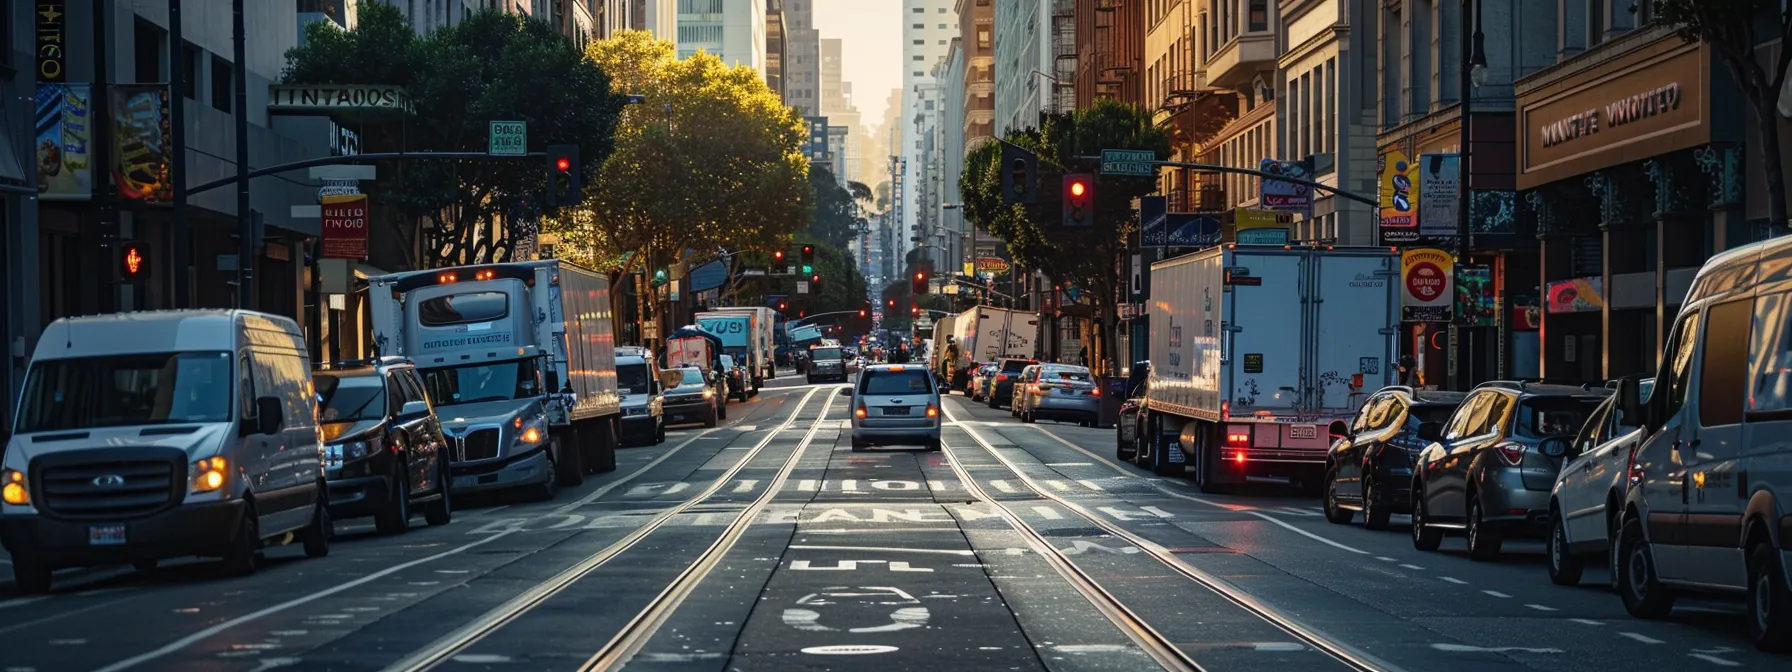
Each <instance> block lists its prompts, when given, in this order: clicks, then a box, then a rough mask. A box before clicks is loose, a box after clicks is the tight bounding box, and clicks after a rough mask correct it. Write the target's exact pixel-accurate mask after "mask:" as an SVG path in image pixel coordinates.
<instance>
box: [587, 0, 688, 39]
mask: <svg viewBox="0 0 1792 672" xmlns="http://www.w3.org/2000/svg"><path fill="white" fill-rule="evenodd" d="M596 4H597V8H596V15H595V17H594V21H595V23H596V24H597V38H598V39H605V38H608V37H610V36H611V35H614V34H616V31H619V30H645V31H647V32H650V33H653V36H654V37H657V38H659V39H661V40H666V41H668V42H676V41H677V39H678V0H598V2H597V3H596Z"/></svg>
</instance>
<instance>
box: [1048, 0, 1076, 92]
mask: <svg viewBox="0 0 1792 672" xmlns="http://www.w3.org/2000/svg"><path fill="white" fill-rule="evenodd" d="M1076 66H1077V63H1076V0H1052V101H1051V110H1052V111H1053V112H1069V111H1071V110H1074V109H1076Z"/></svg>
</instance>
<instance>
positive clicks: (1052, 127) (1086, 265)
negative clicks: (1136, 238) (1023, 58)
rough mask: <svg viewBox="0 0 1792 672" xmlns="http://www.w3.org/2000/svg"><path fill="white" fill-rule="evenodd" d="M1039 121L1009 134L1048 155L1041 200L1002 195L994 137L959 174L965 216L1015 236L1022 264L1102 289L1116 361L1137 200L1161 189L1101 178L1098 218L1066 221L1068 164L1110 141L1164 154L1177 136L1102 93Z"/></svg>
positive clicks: (1100, 311) (1101, 314)
mask: <svg viewBox="0 0 1792 672" xmlns="http://www.w3.org/2000/svg"><path fill="white" fill-rule="evenodd" d="M1041 121H1042V123H1041V127H1040V128H1037V129H1033V128H1028V129H1025V130H1021V129H1014V130H1010V131H1009V133H1008V137H1006V138H1004V139H1005V140H1007V141H1008V142H1011V143H1014V144H1016V145H1019V146H1022V147H1025V148H1027V149H1030V150H1033V151H1034V152H1036V153H1037V154H1038V155H1039V157H1040V171H1039V172H1040V173H1041V174H1040V175H1039V185H1040V189H1039V199H1038V200H1039V202H1038V204H1037V205H1032V206H1022V205H1006V204H1004V203H1003V202H1002V197H1001V193H1000V192H1001V183H1002V179H1001V173H1000V163H1001V157H1002V150H1001V145H1000V143H994V142H991V143H986V144H984V145H983V146H981V147H978V148H977V149H976V150H973V151H972V152H971V153H970V154H969V155H968V156H966V157H965V167H964V175H963V177H962V178H961V179H960V180H959V191H960V195H961V196H962V197H963V203H964V206H963V207H964V209H965V217H966V218H967V219H969V220H970V221H971V222H972V223H974V224H976V225H977V226H978V227H980V228H982V229H983V230H985V231H988V232H989V233H991V234H992V235H995V236H996V237H998V238H1001V239H1002V240H1003V242H1005V243H1007V246H1008V252H1009V254H1010V255H1011V256H1012V257H1013V258H1014V262H1015V264H1016V265H1017V266H1019V267H1020V268H1022V269H1029V270H1038V271H1044V272H1045V273H1046V274H1048V275H1050V276H1051V277H1052V279H1053V280H1054V281H1057V282H1059V283H1067V284H1070V285H1074V286H1077V287H1080V288H1082V289H1083V290H1085V291H1087V292H1088V293H1089V294H1090V295H1091V296H1093V297H1094V301H1095V308H1096V313H1095V319H1096V333H1097V335H1098V341H1099V346H1098V347H1097V348H1093V349H1092V351H1094V352H1099V353H1101V355H1102V356H1103V357H1104V358H1105V359H1106V360H1107V361H1109V362H1110V363H1111V362H1112V356H1113V353H1112V348H1111V347H1110V344H1111V343H1112V342H1113V340H1112V328H1113V326H1114V319H1115V301H1114V297H1115V296H1116V293H1117V291H1118V288H1119V287H1120V275H1119V272H1120V271H1119V269H1120V262H1121V259H1120V253H1121V252H1123V251H1124V250H1125V249H1126V237H1127V236H1129V235H1131V234H1132V233H1133V232H1134V231H1136V230H1137V229H1138V213H1137V212H1136V211H1135V210H1133V207H1132V202H1133V200H1134V199H1137V198H1138V197H1140V196H1144V195H1146V194H1150V193H1152V192H1153V191H1156V189H1157V184H1156V180H1155V179H1153V178H1149V177H1114V176H1106V177H1102V178H1100V180H1099V181H1098V182H1097V183H1096V189H1095V198H1096V202H1095V225H1094V226H1092V227H1088V228H1080V229H1077V228H1070V229H1067V228H1064V227H1063V226H1061V225H1060V222H1061V221H1062V218H1061V214H1062V207H1063V203H1062V200H1063V195H1062V194H1061V193H1059V189H1058V185H1059V184H1061V183H1062V176H1063V175H1064V174H1065V173H1067V172H1079V171H1077V170H1066V168H1079V167H1081V168H1090V167H1092V166H1082V165H1081V164H1080V163H1079V161H1078V160H1077V159H1076V158H1075V157H1078V156H1087V155H1092V154H1096V153H1098V152H1100V151H1101V150H1103V149H1144V150H1150V151H1151V152H1152V153H1153V154H1155V155H1156V156H1157V158H1158V159H1160V160H1161V159H1164V158H1167V157H1168V156H1169V154H1170V138H1169V136H1168V135H1167V134H1166V133H1165V131H1164V130H1163V129H1161V128H1159V127H1158V126H1156V125H1155V124H1153V123H1152V120H1151V114H1150V113H1149V112H1147V111H1145V110H1144V109H1142V108H1139V107H1137V106H1133V105H1128V104H1125V103H1121V102H1118V101H1115V100H1112V99H1105V98H1104V99H1101V100H1098V101H1096V103H1095V104H1094V105H1093V106H1091V107H1089V108H1085V109H1080V110H1077V111H1075V112H1072V113H1069V114H1053V115H1046V116H1044V117H1043V118H1042V120H1041Z"/></svg>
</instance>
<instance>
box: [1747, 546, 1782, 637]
mask: <svg viewBox="0 0 1792 672" xmlns="http://www.w3.org/2000/svg"><path fill="white" fill-rule="evenodd" d="M1748 577H1749V579H1748V592H1749V595H1748V615H1749V635H1751V636H1753V637H1754V640H1755V648H1757V649H1760V650H1762V651H1785V650H1788V649H1792V590H1788V589H1787V587H1786V574H1785V569H1784V568H1782V567H1781V566H1780V554H1779V551H1778V550H1777V549H1775V548H1774V547H1773V544H1771V543H1768V541H1767V540H1766V539H1765V538H1763V539H1762V540H1760V541H1758V542H1755V547H1754V548H1753V549H1750V550H1749V554H1748Z"/></svg>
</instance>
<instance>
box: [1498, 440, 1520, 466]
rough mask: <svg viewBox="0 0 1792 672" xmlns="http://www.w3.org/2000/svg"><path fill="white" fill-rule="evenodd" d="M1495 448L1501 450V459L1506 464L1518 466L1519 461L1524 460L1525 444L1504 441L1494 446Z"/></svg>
mask: <svg viewBox="0 0 1792 672" xmlns="http://www.w3.org/2000/svg"><path fill="white" fill-rule="evenodd" d="M1494 450H1495V451H1497V452H1499V454H1500V460H1502V461H1504V462H1505V463H1506V464H1509V465H1511V466H1514V467H1516V466H1518V465H1519V463H1521V462H1524V445H1523V444H1518V443H1502V444H1500V445H1498V446H1494Z"/></svg>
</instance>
